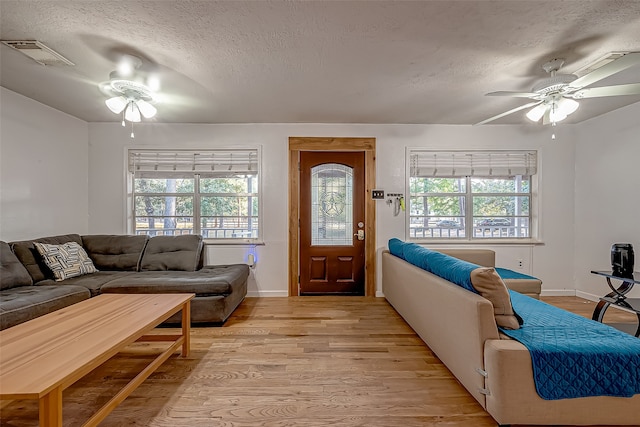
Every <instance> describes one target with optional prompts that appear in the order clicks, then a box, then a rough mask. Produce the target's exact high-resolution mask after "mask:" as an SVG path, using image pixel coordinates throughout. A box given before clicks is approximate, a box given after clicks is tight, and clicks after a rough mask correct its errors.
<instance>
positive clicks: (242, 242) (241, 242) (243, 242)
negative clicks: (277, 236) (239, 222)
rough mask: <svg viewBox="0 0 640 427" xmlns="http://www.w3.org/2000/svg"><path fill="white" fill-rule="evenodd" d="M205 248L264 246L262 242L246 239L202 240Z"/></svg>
mask: <svg viewBox="0 0 640 427" xmlns="http://www.w3.org/2000/svg"><path fill="white" fill-rule="evenodd" d="M204 244H205V245H206V246H264V245H265V243H264V241H262V240H247V239H204Z"/></svg>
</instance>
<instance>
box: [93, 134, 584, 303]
mask: <svg viewBox="0 0 640 427" xmlns="http://www.w3.org/2000/svg"><path fill="white" fill-rule="evenodd" d="M289 136H340V137H349V136H359V137H375V138H376V139H377V156H376V157H377V163H376V165H377V173H376V175H377V178H376V180H377V184H376V187H377V188H381V189H384V190H385V191H386V192H399V193H402V192H404V183H405V148H406V147H430V148H456V149H482V148H484V149H500V148H521V149H537V150H539V156H540V160H539V162H540V167H541V170H543V171H544V174H542V175H541V176H543V179H542V180H541V182H540V192H541V194H542V200H541V203H540V205H541V207H540V213H541V218H543V222H542V240H543V243H544V244H543V245H537V246H535V247H530V246H524V247H523V246H495V247H494V249H495V250H496V251H497V259H498V263H499V264H500V265H502V266H507V267H513V266H515V262H516V261H515V260H516V259H523V260H524V263H525V269H524V270H523V271H524V272H529V273H533V274H535V275H537V276H539V277H540V278H541V279H542V280H543V281H544V283H545V285H544V286H545V289H549V290H566V289H569V290H570V292H569V293H573V283H572V278H573V270H572V268H571V267H572V265H573V238H574V237H573V224H572V223H573V165H574V143H573V140H574V136H573V129H572V126H566V127H563V128H559V129H558V139H556V140H551V138H550V132H549V129H548V128H542V127H539V126H526V127H516V126H482V127H472V126H446V125H330V124H324V125H323V124H272V125H269V124H238V125H196V124H192V125H188V124H140V125H136V138H135V139H134V140H132V139H130V138H129V131H128V130H126V129H123V128H122V127H121V126H120V125H119V124H110V123H92V124H90V125H89V170H90V179H89V193H90V199H89V230H90V232H91V233H124V232H126V224H125V220H124V218H125V214H124V212H125V196H124V194H125V181H124V180H125V151H126V148H127V147H133V146H136V147H142V146H149V147H163V146H164V147H176V146H179V147H184V148H209V147H231V146H255V145H262V146H263V160H262V165H263V170H262V177H261V178H262V185H263V192H264V193H263V194H264V196H263V210H264V212H263V214H264V218H265V224H268V225H267V226H265V227H264V235H263V237H264V240H265V245H264V246H258V247H257V248H255V252H256V254H257V258H258V262H257V265H256V268H255V270H254V271H253V274H252V277H251V279H250V282H249V293H250V295H287V251H288V249H287V239H288V234H287V219H288V212H289V211H288V207H287V198H286V197H287V196H286V194H287V188H288V182H287V178H288V170H287V168H288V166H287V159H288V155H287V154H288V152H287V147H288V138H289ZM377 203H378V209H377V216H378V221H377V227H376V233H377V247H378V252H380V251H381V250H382V249H383V248H385V247H386V243H387V240H388V239H389V238H391V237H400V238H404V232H405V231H404V230H405V226H404V224H405V218H404V216H403V215H400V216H398V217H394V216H393V214H392V209H391V208H389V207H388V206H387V205H386V204H384V202H377ZM558 217H560V218H561V221H556V220H555V219H554V218H558ZM249 250H250V248H248V247H243V246H232V247H229V246H223V247H221V246H209V247H208V260H207V262H208V263H225V262H243V261H244V260H245V259H246V258H245V257H246V254H247V252H248V251H249ZM567 266H568V267H567ZM379 288H380V268H379V267H378V289H379Z"/></svg>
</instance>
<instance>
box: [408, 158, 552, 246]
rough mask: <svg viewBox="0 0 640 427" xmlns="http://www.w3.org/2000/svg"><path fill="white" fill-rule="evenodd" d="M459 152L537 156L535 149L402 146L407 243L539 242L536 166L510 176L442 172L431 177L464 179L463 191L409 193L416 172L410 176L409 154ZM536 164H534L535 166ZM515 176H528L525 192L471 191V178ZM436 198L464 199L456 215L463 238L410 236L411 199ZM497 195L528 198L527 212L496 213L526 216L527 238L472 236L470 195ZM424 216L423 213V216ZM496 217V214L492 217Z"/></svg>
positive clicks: (411, 170) (537, 170)
mask: <svg viewBox="0 0 640 427" xmlns="http://www.w3.org/2000/svg"><path fill="white" fill-rule="evenodd" d="M419 152H422V153H434V154H437V153H459V154H471V155H473V153H480V154H490V153H500V154H503V153H523V152H528V153H533V154H534V155H535V158H536V163H537V158H538V151H537V150H429V149H425V148H423V147H416V148H411V147H407V149H406V153H405V154H406V155H405V157H406V169H405V170H406V175H405V194H406V195H407V204H406V206H407V208H406V211H405V240H407V241H411V242H415V243H422V244H426V243H431V244H458V245H464V244H536V243H540V240H539V237H540V226H539V220H538V217H539V215H538V210H539V208H540V206H539V203H538V200H539V187H538V180H539V168H537V167H536V168H535V169H534V171H533V173H531V174H528V175H523V174H512V175H509V176H507V175H499V174H498V175H495V176H486V175H483V174H473V173H471V174H466V173H465V174H461V175H447V176H443V175H438V176H435V175H434V176H432V177H433V178H464V180H465V181H464V182H465V191H464V192H457V193H441V192H434V193H412V192H411V179H412V178H413V177H414V176H418V175H414V174H413V166H412V159H411V157H412V154H416V153H419ZM536 166H537V165H536ZM516 175H521V176H523V177H528V178H529V192H528V193H516V192H510V193H473V190H472V183H471V181H472V179H474V178H475V179H499V178H507V177H513V176H516ZM415 196H417V197H437V196H444V197H461V198H462V199H463V201H464V212H461V214H460V216H459V217H461V218H463V220H464V228H463V229H464V231H465V233H464V234H465V235H464V236H463V237H446V236H444V237H443V236H442V234H441V235H440V236H436V237H428V236H420V237H413V236H412V232H411V219H412V218H415V216H412V215H411V199H412V198H413V197H415ZM487 196H488V197H494V196H497V197H500V196H507V197H510V196H514V197H516V196H528V197H529V215H528V216H525V215H513V216H504V215H500V216H499V217H501V218H509V219H512V218H528V221H529V236H527V237H514V236H508V237H494V236H492V237H474V234H473V232H474V229H475V228H477V227H476V226H475V222H474V215H473V198H474V197H487ZM425 216H427V215H425ZM453 216H457V215H453ZM496 217H498V216H496Z"/></svg>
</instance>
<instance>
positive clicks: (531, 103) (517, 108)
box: [474, 101, 542, 126]
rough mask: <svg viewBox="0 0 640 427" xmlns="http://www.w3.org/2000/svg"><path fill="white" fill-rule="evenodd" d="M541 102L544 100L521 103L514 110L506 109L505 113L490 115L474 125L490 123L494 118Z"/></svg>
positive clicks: (496, 118)
mask: <svg viewBox="0 0 640 427" xmlns="http://www.w3.org/2000/svg"><path fill="white" fill-rule="evenodd" d="M541 102H542V101H536V102H530V103H528V104H524V105H521V106H519V107H516V108H514V109H512V110H509V111H505V112H504V113H502V114H498V115H497V116H493V117H490V118H488V119H486V120H483V121H481V122H478V123H475V124H474V126H476V125H483V124H485V123H489V122H492V121H494V120H498V119H499V118H502V117H504V116H508V115H509V114H513V113H515V112H518V111H521V110H524V109H526V108H529V107H534V106H536V105H538V104H540V103H541Z"/></svg>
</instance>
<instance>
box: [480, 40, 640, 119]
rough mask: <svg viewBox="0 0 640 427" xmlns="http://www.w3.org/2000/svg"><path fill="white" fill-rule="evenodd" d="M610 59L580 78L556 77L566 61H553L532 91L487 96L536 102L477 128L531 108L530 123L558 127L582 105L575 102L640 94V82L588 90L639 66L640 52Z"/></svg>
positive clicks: (570, 76)
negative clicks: (547, 74)
mask: <svg viewBox="0 0 640 427" xmlns="http://www.w3.org/2000/svg"><path fill="white" fill-rule="evenodd" d="M607 59H608V61H599V64H602V65H601V66H600V67H598V68H594V67H593V66H589V67H587V68H586V69H588V70H589V72H588V73H587V74H584V75H582V76H581V77H578V76H577V75H575V74H557V72H558V71H559V70H560V68H561V67H562V65H563V64H564V59H560V58H558V59H553V60H551V61H549V62H547V63H545V64H544V65H543V66H542V68H543V69H544V70H545V71H546V72H547V73H549V74H550V76H549V77H547V78H545V79H543V80H541V81H539V82H538V83H536V84H535V85H534V86H533V88H531V92H508V91H500V92H491V93H487V95H488V96H508V97H515V98H530V99H533V100H534V101H533V102H531V103H529V104H526V105H522V106H520V107H516V108H514V109H511V110H509V111H506V112H504V113H501V114H498V115H496V116H493V117H490V118H488V119H486V120H483V121H481V122H479V123H476V125H481V124H485V123H489V122H492V121H494V120H497V119H499V118H502V117H505V116H507V115H509V114H513V113H515V112H518V111H520V110H525V109H527V108H530V107H532V108H531V109H530V110H529V111H528V112H527V113H526V117H527V118H528V119H529V120H531V121H533V122H539V121H540V119H542V124H543V125H547V124H552V125H555V124H556V123H557V122H560V121H562V120H564V119H566V118H567V116H569V115H571V114H573V113H574V112H575V111H576V110H577V109H578V107H579V106H580V104H579V103H578V101H576V99H585V98H599V97H605V96H621V95H640V83H632V84H624V85H616V86H603V87H595V88H587V86H590V85H592V84H594V83H596V82H598V81H600V80H602V79H605V78H607V77H610V76H612V75H614V74H617V73H619V72H621V71H623V70H626V69H627V68H629V67H632V66H634V65H638V64H640V52H633V53H626V54H624V53H620V52H618V53H616V56H611V58H609V57H607Z"/></svg>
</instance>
